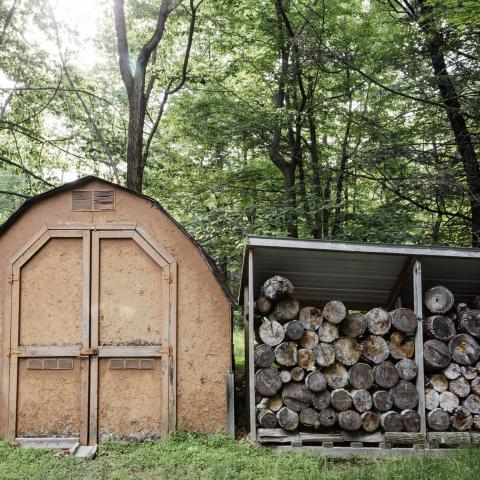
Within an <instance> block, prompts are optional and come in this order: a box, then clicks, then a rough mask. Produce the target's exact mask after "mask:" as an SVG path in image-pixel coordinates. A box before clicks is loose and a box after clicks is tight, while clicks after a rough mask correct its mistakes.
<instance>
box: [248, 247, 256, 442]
mask: <svg viewBox="0 0 480 480" xmlns="http://www.w3.org/2000/svg"><path fill="white" fill-rule="evenodd" d="M254 340H255V320H254V318H253V249H250V250H249V251H248V382H249V383H248V393H249V398H250V408H249V418H250V437H251V439H252V441H253V442H256V441H257V418H256V412H255V362H254V356H253V354H254V352H253V349H254V344H253V342H254Z"/></svg>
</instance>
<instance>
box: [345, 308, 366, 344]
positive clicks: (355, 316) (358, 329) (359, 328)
mask: <svg viewBox="0 0 480 480" xmlns="http://www.w3.org/2000/svg"><path fill="white" fill-rule="evenodd" d="M366 329H367V319H366V317H365V315H364V314H363V313H352V314H350V315H347V316H346V317H345V318H344V319H343V321H342V323H341V324H340V330H341V331H342V333H343V334H344V335H347V336H348V337H352V338H356V337H360V336H362V335H363V334H364V333H365V330H366Z"/></svg>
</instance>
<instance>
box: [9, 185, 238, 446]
mask: <svg viewBox="0 0 480 480" xmlns="http://www.w3.org/2000/svg"><path fill="white" fill-rule="evenodd" d="M0 271H1V272H2V275H3V278H2V280H1V281H0V302H1V303H0V320H1V321H0V325H1V355H0V368H1V386H0V394H1V395H0V399H1V404H0V412H1V421H0V434H1V436H3V437H6V438H9V439H12V440H13V439H16V440H17V441H18V442H19V443H21V444H22V443H23V444H29V445H35V444H36V443H40V444H44V445H47V444H48V445H52V446H54V445H55V446H68V445H71V444H74V443H77V442H80V444H83V445H94V444H96V443H97V441H98V440H101V439H103V438H106V437H108V436H115V437H120V438H131V439H147V438H156V437H161V436H163V435H164V434H166V433H168V432H171V431H173V430H177V429H178V430H191V431H199V432H206V433H211V432H217V431H228V430H230V431H231V429H232V428H233V425H232V424H231V420H230V421H229V418H230V419H231V418H232V417H233V412H232V411H231V405H232V404H233V399H232V395H231V394H233V392H231V394H228V393H227V390H230V391H231V390H232V388H231V385H232V382H233V380H232V325H231V324H232V321H231V320H232V299H231V296H230V293H229V291H228V289H227V288H226V286H225V285H224V284H223V283H222V281H221V280H220V276H219V273H218V271H217V269H216V267H215V265H214V264H213V262H212V261H211V259H210V258H209V257H208V255H207V254H206V253H205V252H204V250H203V249H202V248H201V246H200V245H199V244H198V243H197V242H196V241H195V240H194V239H193V238H192V237H191V236H190V235H189V234H188V233H187V232H186V231H185V230H184V229H183V228H182V227H181V226H180V225H179V224H178V223H177V222H176V221H175V220H174V219H173V218H172V217H171V216H170V215H169V214H168V213H167V212H166V211H165V210H164V209H163V208H162V207H161V206H160V205H159V204H158V203H157V202H156V201H155V200H153V199H152V198H149V197H147V196H145V195H140V194H137V193H135V192H132V191H130V190H128V189H126V188H123V187H121V186H118V185H115V184H112V183H110V182H107V181H105V180H101V179H99V178H96V177H92V176H89V177H86V178H83V179H80V180H77V181H75V182H72V183H69V184H66V185H64V186H62V187H59V188H56V189H53V190H51V191H48V192H46V193H43V194H41V195H38V196H37V197H34V198H32V199H30V200H28V201H27V202H25V203H24V204H23V205H22V206H21V207H20V209H19V210H18V211H17V212H16V213H14V214H13V215H12V217H11V218H10V219H9V220H8V221H7V222H6V223H5V224H4V225H3V226H2V227H1V229H0Z"/></svg>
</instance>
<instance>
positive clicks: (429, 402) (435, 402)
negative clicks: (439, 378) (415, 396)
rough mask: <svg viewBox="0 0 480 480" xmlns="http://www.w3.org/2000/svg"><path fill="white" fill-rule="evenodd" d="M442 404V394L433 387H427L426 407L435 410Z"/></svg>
mask: <svg viewBox="0 0 480 480" xmlns="http://www.w3.org/2000/svg"><path fill="white" fill-rule="evenodd" d="M439 405H440V394H439V393H438V392H437V391H436V390H434V389H433V388H426V389H425V408H426V409H427V410H435V409H436V408H438V406H439Z"/></svg>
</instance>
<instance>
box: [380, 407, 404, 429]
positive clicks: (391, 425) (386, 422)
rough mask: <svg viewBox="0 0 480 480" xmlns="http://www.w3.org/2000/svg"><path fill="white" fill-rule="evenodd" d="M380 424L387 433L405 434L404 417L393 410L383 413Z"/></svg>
mask: <svg viewBox="0 0 480 480" xmlns="http://www.w3.org/2000/svg"><path fill="white" fill-rule="evenodd" d="M380 424H381V425H382V428H383V429H384V430H385V431H386V432H403V419H402V416H401V415H400V414H399V413H397V412H394V411H393V410H390V411H389V412H385V413H382V415H381V416H380Z"/></svg>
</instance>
